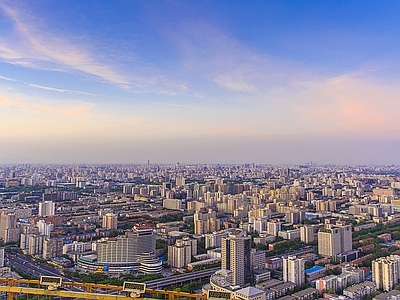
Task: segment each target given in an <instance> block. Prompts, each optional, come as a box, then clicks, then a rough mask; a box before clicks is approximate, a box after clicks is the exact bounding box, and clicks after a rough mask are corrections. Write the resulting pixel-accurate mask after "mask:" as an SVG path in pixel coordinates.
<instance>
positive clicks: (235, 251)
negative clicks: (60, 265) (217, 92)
mask: <svg viewBox="0 0 400 300" xmlns="http://www.w3.org/2000/svg"><path fill="white" fill-rule="evenodd" d="M0 188H1V190H0V192H1V194H0V200H1V202H0V239H1V241H2V242H3V243H4V244H17V245H18V246H19V247H20V248H21V250H23V251H24V253H26V254H29V255H31V256H34V257H40V258H42V259H45V260H49V261H52V262H54V263H56V261H57V258H59V257H61V256H62V255H64V256H66V257H69V258H70V259H71V261H73V262H74V265H75V267H74V268H75V269H76V270H78V271H84V272H102V273H107V274H109V275H110V276H114V275H115V276H118V274H120V273H124V272H127V273H131V272H135V273H143V274H164V275H170V274H172V273H174V272H184V271H185V270H186V272H187V270H189V271H192V272H195V271H196V270H198V269H200V268H208V267H215V266H220V270H219V271H217V272H216V273H215V274H214V275H212V276H211V278H210V282H209V285H207V286H205V287H204V288H203V289H204V290H205V291H206V290H219V291H225V292H230V293H235V295H237V296H238V295H241V296H240V297H242V298H243V299H250V298H251V297H253V296H254V297H256V298H257V299H264V298H265V299H275V298H279V297H283V296H286V295H287V294H288V293H290V294H292V293H294V292H296V291H295V290H298V292H299V293H300V294H299V295H300V296H301V297H302V299H306V298H307V297H310V299H311V298H313V297H315V296H316V295H322V294H325V293H328V292H329V293H330V294H332V295H340V297H343V296H348V295H359V294H360V295H363V297H364V296H366V295H369V294H372V293H374V292H376V291H377V290H382V291H391V290H393V289H394V288H395V287H396V286H397V285H398V284H399V283H400V271H399V266H400V263H399V261H400V260H398V255H400V252H398V251H400V250H399V249H400V248H399V246H400V241H398V240H400V214H398V210H399V208H400V197H399V195H400V168H398V167H395V166H382V167H367V166H354V167H351V166H345V167H344V166H333V165H327V166H317V165H315V164H306V165H300V166H272V165H256V164H244V165H181V164H179V163H177V164H175V165H153V164H150V163H148V164H146V165H74V166H55V165H47V166H46V165H3V166H0ZM385 228H387V229H385ZM390 228H392V230H391V229H390ZM373 232H376V233H377V234H376V235H373V234H371V235H369V236H367V235H366V233H373ZM355 234H357V235H356V236H357V237H359V238H357V239H354V236H355ZM377 249H378V250H379V251H380V252H378V253H377V252H376V251H377ZM365 280H370V283H368V284H366V282H364V281H365ZM360 284H361V285H360ZM363 284H364V285H363ZM359 285H360V286H359ZM249 287H251V289H249ZM366 291H367V292H366ZM246 295H247V296H246ZM293 295H294V294H293ZM300 296H299V297H300ZM238 297H239V296H238ZM246 297H247V298H246ZM260 297H261V298H260ZM332 297H333V298H334V296H331V298H332ZM338 297H339V296H338ZM348 297H350V296H348ZM352 297H353V296H351V297H350V298H352ZM354 297H355V296H354ZM354 297H353V298H354ZM357 297H358V296H357Z"/></svg>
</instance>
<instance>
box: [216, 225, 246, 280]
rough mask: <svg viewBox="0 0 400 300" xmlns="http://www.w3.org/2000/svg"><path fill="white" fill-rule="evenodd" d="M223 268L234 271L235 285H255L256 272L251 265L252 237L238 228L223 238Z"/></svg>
mask: <svg viewBox="0 0 400 300" xmlns="http://www.w3.org/2000/svg"><path fill="white" fill-rule="evenodd" d="M221 248H222V269H227V270H230V271H232V284H233V285H239V286H244V285H253V284H254V272H253V268H252V265H251V256H250V251H251V237H250V236H247V235H246V232H245V231H241V230H237V231H235V232H234V233H231V234H229V236H228V237H227V238H224V239H222V247H221Z"/></svg>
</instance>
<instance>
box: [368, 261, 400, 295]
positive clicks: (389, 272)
mask: <svg viewBox="0 0 400 300" xmlns="http://www.w3.org/2000/svg"><path fill="white" fill-rule="evenodd" d="M399 266H400V256H399V255H390V256H387V257H380V258H378V259H375V260H374V261H372V281H373V282H375V284H376V287H377V288H378V289H382V290H384V291H386V292H387V291H390V290H392V289H393V288H394V287H395V286H396V285H397V284H398V283H399V277H400V267H399Z"/></svg>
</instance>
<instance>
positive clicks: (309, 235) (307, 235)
mask: <svg viewBox="0 0 400 300" xmlns="http://www.w3.org/2000/svg"><path fill="white" fill-rule="evenodd" d="M300 240H301V241H302V242H304V243H306V244H308V243H311V242H313V241H314V227H313V226H310V225H305V226H302V227H300Z"/></svg>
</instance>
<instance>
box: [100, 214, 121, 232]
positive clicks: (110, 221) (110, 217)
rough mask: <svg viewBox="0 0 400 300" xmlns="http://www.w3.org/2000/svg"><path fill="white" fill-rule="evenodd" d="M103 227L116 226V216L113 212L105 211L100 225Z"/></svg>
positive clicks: (113, 227) (112, 227) (115, 227)
mask: <svg viewBox="0 0 400 300" xmlns="http://www.w3.org/2000/svg"><path fill="white" fill-rule="evenodd" d="M101 226H102V227H103V228H107V229H110V230H111V229H117V228H118V216H116V215H114V214H113V213H107V214H105V215H104V216H103V222H102V225H101Z"/></svg>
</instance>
